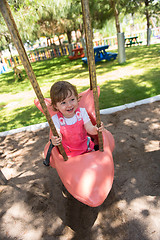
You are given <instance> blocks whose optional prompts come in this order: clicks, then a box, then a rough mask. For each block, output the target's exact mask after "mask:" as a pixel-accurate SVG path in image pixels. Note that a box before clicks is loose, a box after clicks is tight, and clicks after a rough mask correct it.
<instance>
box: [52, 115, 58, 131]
mask: <svg viewBox="0 0 160 240" xmlns="http://www.w3.org/2000/svg"><path fill="white" fill-rule="evenodd" d="M52 120H53V123H54V125H55V128H56V129H57V130H60V123H59V120H58V116H57V114H55V115H53V116H52Z"/></svg>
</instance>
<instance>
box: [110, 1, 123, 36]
mask: <svg viewBox="0 0 160 240" xmlns="http://www.w3.org/2000/svg"><path fill="white" fill-rule="evenodd" d="M110 5H111V7H112V8H113V11H114V17H115V22H116V29H117V33H120V32H121V30H120V23H119V12H118V9H117V7H116V3H115V1H114V0H110Z"/></svg>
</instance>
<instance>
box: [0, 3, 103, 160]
mask: <svg viewBox="0 0 160 240" xmlns="http://www.w3.org/2000/svg"><path fill="white" fill-rule="evenodd" d="M81 5H82V13H83V22H84V29H85V40H86V47H87V58H88V67H89V77H90V89H91V90H93V97H94V105H95V114H96V123H97V126H98V127H100V125H101V120H100V111H99V100H98V92H97V80H96V68H95V60H94V50H93V39H92V29H91V23H90V13H89V0H81ZM0 11H1V13H2V16H3V18H4V20H5V22H6V25H7V27H8V30H9V32H10V34H11V37H12V40H13V42H14V44H15V47H16V49H17V51H18V53H19V57H20V59H21V62H22V64H23V66H24V69H25V71H26V73H27V75H28V78H29V80H30V82H31V84H32V87H33V89H34V91H35V94H36V96H37V98H38V100H39V102H40V104H41V106H42V109H43V111H44V114H45V116H46V119H47V121H48V124H49V126H50V129H51V131H52V133H53V135H56V136H58V133H57V131H56V128H55V126H54V123H53V121H52V118H51V116H50V114H49V111H48V109H47V106H46V103H45V101H44V96H43V94H42V92H41V89H40V87H39V84H38V82H37V79H36V76H35V74H34V71H33V69H32V66H31V63H30V61H29V58H28V56H27V53H26V50H25V48H24V46H23V43H22V40H21V37H20V34H19V32H18V29H17V26H16V23H15V21H14V19H13V16H12V13H11V10H10V7H9V4H8V3H7V0H1V1H0ZM98 141H99V150H100V151H103V137H102V133H101V132H98ZM58 149H59V151H60V153H61V155H62V156H63V159H64V161H66V160H67V159H68V157H67V155H66V152H65V150H64V148H63V145H62V144H61V145H59V146H58Z"/></svg>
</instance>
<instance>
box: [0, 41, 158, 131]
mask: <svg viewBox="0 0 160 240" xmlns="http://www.w3.org/2000/svg"><path fill="white" fill-rule="evenodd" d="M159 46H160V44H155V45H150V47H147V46H137V47H136V46H134V47H131V48H126V63H124V64H121V65H120V64H119V63H118V60H117V59H116V60H114V61H102V62H98V63H97V64H96V75H97V83H98V85H99V86H100V88H101V94H100V98H99V102H100V109H105V108H109V107H114V106H118V105H122V104H126V103H130V102H133V101H138V100H141V99H144V98H148V97H152V96H155V95H157V94H160V81H159V79H160V70H159V69H160V54H159ZM114 52H116V51H114ZM32 67H33V70H34V73H35V75H36V78H37V81H38V83H39V85H40V87H41V90H42V92H43V94H44V97H49V90H50V87H51V85H52V84H53V83H54V82H55V81H60V80H67V81H70V82H71V83H73V84H74V85H76V86H77V88H78V91H79V92H81V91H84V90H85V89H87V88H88V87H89V72H88V66H87V65H84V64H83V63H82V60H81V59H78V60H74V61H70V60H69V58H68V56H64V57H59V58H54V59H51V60H44V61H41V62H35V63H32ZM21 69H22V74H23V79H22V80H21V81H18V80H15V77H14V72H13V71H10V72H8V73H4V74H1V75H0V96H1V97H0V118H1V124H0V131H6V130H10V129H13V128H19V127H23V126H28V125H31V124H36V123H40V122H44V121H46V119H45V117H44V116H43V114H42V113H41V112H40V111H39V110H38V109H37V108H36V107H35V106H34V103H33V101H34V98H35V93H34V91H33V89H32V86H31V84H30V82H29V80H28V77H27V75H26V73H25V70H24V69H23V66H21Z"/></svg>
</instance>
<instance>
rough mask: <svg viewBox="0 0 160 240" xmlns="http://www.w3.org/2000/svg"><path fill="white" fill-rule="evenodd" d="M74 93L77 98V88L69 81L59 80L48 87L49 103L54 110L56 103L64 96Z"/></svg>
mask: <svg viewBox="0 0 160 240" xmlns="http://www.w3.org/2000/svg"><path fill="white" fill-rule="evenodd" d="M72 93H74V95H75V97H76V98H77V99H78V92H77V88H76V87H75V86H74V85H72V84H71V83H69V82H66V81H59V82H56V83H54V84H53V85H52V87H51V89H50V98H51V105H52V107H53V109H54V110H56V107H55V106H56V103H57V102H62V101H63V100H64V99H65V98H67V97H68V95H69V96H71V95H72Z"/></svg>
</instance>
